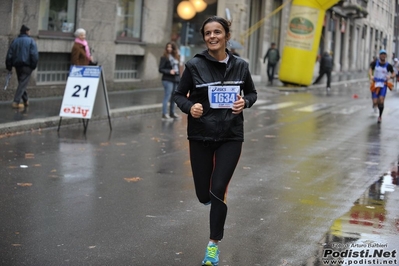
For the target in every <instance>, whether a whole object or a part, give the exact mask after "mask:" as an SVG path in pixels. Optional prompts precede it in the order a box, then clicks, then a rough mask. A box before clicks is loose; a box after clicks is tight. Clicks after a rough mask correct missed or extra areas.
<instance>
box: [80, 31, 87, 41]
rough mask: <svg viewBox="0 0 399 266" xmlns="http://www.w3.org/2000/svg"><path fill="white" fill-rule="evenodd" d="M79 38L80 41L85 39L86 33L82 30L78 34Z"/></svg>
mask: <svg viewBox="0 0 399 266" xmlns="http://www.w3.org/2000/svg"><path fill="white" fill-rule="evenodd" d="M79 39H81V40H82V41H83V40H84V39H86V33H84V32H82V33H81V34H79Z"/></svg>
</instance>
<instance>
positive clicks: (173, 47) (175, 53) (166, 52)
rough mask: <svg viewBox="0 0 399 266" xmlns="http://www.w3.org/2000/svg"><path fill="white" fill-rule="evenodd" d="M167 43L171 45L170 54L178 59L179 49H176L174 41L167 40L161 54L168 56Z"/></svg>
mask: <svg viewBox="0 0 399 266" xmlns="http://www.w3.org/2000/svg"><path fill="white" fill-rule="evenodd" d="M169 44H170V45H171V46H172V56H173V57H174V58H176V59H177V60H180V55H179V51H178V50H177V45H176V43H174V42H168V43H166V45H165V50H164V52H163V56H164V57H169V54H168V50H167V48H168V45H169Z"/></svg>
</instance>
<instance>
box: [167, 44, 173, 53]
mask: <svg viewBox="0 0 399 266" xmlns="http://www.w3.org/2000/svg"><path fill="white" fill-rule="evenodd" d="M166 51H167V52H168V54H171V53H172V51H173V48H172V45H171V44H168V45H167V46H166Z"/></svg>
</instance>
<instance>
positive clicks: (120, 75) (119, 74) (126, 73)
mask: <svg viewBox="0 0 399 266" xmlns="http://www.w3.org/2000/svg"><path fill="white" fill-rule="evenodd" d="M142 60H143V57H142V56H133V55H117V56H116V62H115V72H114V79H115V80H119V81H122V80H134V79H138V78H139V73H138V67H139V65H140V64H141V62H142Z"/></svg>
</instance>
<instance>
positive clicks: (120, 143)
mask: <svg viewBox="0 0 399 266" xmlns="http://www.w3.org/2000/svg"><path fill="white" fill-rule="evenodd" d="M116 146H126V143H125V142H117V143H116Z"/></svg>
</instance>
